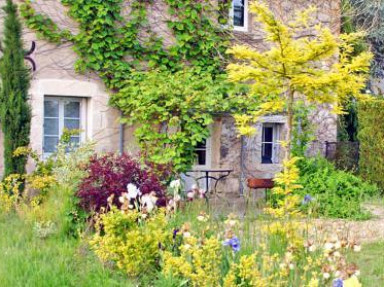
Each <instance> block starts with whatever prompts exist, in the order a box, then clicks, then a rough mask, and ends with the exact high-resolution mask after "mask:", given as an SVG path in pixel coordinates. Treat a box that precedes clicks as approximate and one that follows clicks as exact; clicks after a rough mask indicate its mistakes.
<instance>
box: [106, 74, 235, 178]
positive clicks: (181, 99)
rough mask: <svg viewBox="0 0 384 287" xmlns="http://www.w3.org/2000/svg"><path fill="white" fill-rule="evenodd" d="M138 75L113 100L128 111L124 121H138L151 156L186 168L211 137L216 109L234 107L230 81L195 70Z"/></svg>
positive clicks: (138, 132) (143, 144)
mask: <svg viewBox="0 0 384 287" xmlns="http://www.w3.org/2000/svg"><path fill="white" fill-rule="evenodd" d="M134 76H135V79H131V80H129V81H128V82H127V86H126V87H125V88H123V89H121V91H120V92H119V93H117V94H115V95H113V97H112V102H113V104H114V105H116V106H118V107H119V108H120V109H121V110H122V111H124V112H125V113H126V115H127V118H126V122H128V123H140V125H139V126H138V128H137V129H136V131H135V135H136V137H137V139H138V140H139V144H140V146H141V149H142V150H143V152H144V154H145V155H146V157H147V158H149V159H150V160H151V161H153V162H156V163H168V162H171V163H172V164H173V166H174V168H175V170H176V171H183V170H186V169H188V168H189V167H190V165H191V163H192V160H193V159H194V157H195V154H194V147H195V146H196V144H197V143H199V142H202V141H203V140H204V139H206V138H207V137H208V136H209V129H208V128H207V127H208V126H209V125H210V124H212V123H213V117H214V113H215V112H216V111H218V109H221V110H223V111H224V110H228V111H229V110H230V108H231V107H230V105H231V98H233V97H232V96H230V95H228V93H229V92H230V89H231V88H232V85H230V84H225V83H223V82H225V77H223V76H217V77H215V78H213V77H212V76H211V74H210V73H208V72H201V73H196V70H192V69H186V70H182V71H178V72H175V73H172V72H158V71H152V72H136V73H134ZM218 105H220V108H218Z"/></svg>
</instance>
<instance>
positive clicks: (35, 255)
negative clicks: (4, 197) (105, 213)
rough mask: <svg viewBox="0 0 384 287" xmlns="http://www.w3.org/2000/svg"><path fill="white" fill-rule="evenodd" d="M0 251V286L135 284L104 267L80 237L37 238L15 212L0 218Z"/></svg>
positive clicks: (29, 225)
mask: <svg viewBox="0 0 384 287" xmlns="http://www.w3.org/2000/svg"><path fill="white" fill-rule="evenodd" d="M0 254H1V257H0V282H1V283H0V285H1V286H12V287H18V286H20V287H21V286H22V287H29V286H31V287H32V286H33V287H40V286H41V287H45V286H47V287H48V286H135V285H134V283H133V282H131V281H129V280H128V279H126V277H125V276H124V275H122V274H121V273H119V272H118V271H116V270H113V269H111V268H108V267H104V266H103V265H102V264H101V263H100V262H99V261H98V260H97V258H95V256H94V255H93V254H92V253H91V251H89V250H88V247H87V245H83V244H81V243H80V240H77V239H73V238H68V237H62V236H61V237H58V236H52V237H49V238H47V239H39V238H38V237H37V236H36V235H35V234H34V231H33V226H32V224H29V223H27V222H25V221H21V220H20V219H18V217H17V216H15V215H9V216H7V217H1V218H0Z"/></svg>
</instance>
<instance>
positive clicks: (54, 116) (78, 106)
mask: <svg viewBox="0 0 384 287" xmlns="http://www.w3.org/2000/svg"><path fill="white" fill-rule="evenodd" d="M84 108H85V103H84V99H82V98H67V97H45V99H44V138H43V152H44V153H45V154H50V153H53V152H55V151H56V147H57V144H58V143H59V140H60V137H61V136H62V134H63V131H64V129H65V128H66V129H69V130H74V129H76V130H83V129H84V122H85V121H84V118H85V117H84V116H85V112H84ZM80 141H81V135H74V136H72V137H71V142H72V143H75V144H78V143H80Z"/></svg>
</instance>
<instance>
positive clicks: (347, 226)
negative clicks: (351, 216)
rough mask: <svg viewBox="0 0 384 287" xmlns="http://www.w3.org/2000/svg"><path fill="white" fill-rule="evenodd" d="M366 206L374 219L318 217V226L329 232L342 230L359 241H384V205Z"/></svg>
mask: <svg viewBox="0 0 384 287" xmlns="http://www.w3.org/2000/svg"><path fill="white" fill-rule="evenodd" d="M364 207H365V208H366V209H367V210H369V211H370V212H371V213H372V214H373V218H372V219H370V220H365V221H350V220H341V219H335V220H332V219H318V220H316V227H317V228H318V229H325V231H327V233H328V234H332V233H335V232H336V233H337V232H341V233H343V234H344V235H345V236H347V237H348V238H351V239H355V240H357V241H358V242H359V243H371V242H377V241H384V207H383V206H379V205H374V204H366V205H364Z"/></svg>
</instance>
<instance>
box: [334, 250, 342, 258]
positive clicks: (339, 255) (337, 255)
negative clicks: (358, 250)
mask: <svg viewBox="0 0 384 287" xmlns="http://www.w3.org/2000/svg"><path fill="white" fill-rule="evenodd" d="M333 256H335V257H337V258H339V257H341V254H340V252H339V251H336V252H335V253H333Z"/></svg>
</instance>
